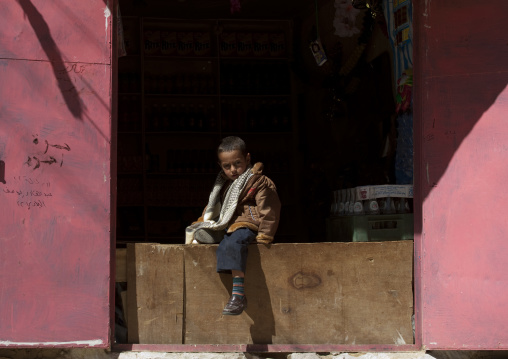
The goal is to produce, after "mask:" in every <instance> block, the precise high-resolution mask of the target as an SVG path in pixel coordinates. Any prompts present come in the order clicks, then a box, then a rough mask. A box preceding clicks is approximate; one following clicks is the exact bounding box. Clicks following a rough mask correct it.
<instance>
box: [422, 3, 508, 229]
mask: <svg viewBox="0 0 508 359" xmlns="http://www.w3.org/2000/svg"><path fill="white" fill-rule="evenodd" d="M424 7H425V9H424ZM507 12H508V2H506V1H504V0H496V1H494V2H491V3H489V6H485V4H483V3H480V2H474V1H465V2H460V3H457V2H454V3H453V4H452V3H446V2H444V3H443V2H439V3H437V2H433V3H432V4H428V8H427V4H426V2H425V5H424V4H423V2H415V11H414V12H413V14H415V15H414V16H418V18H416V19H415V27H414V29H415V45H416V46H415V54H414V57H415V69H416V70H418V71H417V72H418V73H419V76H418V77H415V91H416V93H415V98H414V102H415V117H417V120H418V119H419V120H420V121H421V122H420V123H418V122H416V123H415V136H417V135H420V136H419V137H415V155H416V156H419V157H420V158H419V160H420V161H418V159H416V161H415V163H416V164H418V163H420V167H419V168H415V178H416V180H417V181H421V183H420V184H419V185H420V187H419V189H420V191H421V194H420V195H421V200H422V202H425V199H426V198H427V197H428V196H429V194H430V192H431V191H432V190H433V189H434V188H435V187H437V186H438V185H439V181H440V180H441V179H442V177H443V175H444V174H445V173H446V171H447V170H448V169H449V165H450V164H451V161H452V159H453V158H454V157H455V156H457V155H458V154H459V152H460V146H461V144H462V143H463V141H464V140H465V139H466V138H467V137H468V136H469V135H470V134H471V133H472V130H473V128H474V127H475V126H476V125H477V124H478V123H479V121H480V120H481V119H482V116H484V114H485V113H486V112H487V111H489V109H491V108H493V105H494V104H495V103H496V101H497V103H496V104H495V108H496V109H501V108H502V107H504V108H505V109H508V107H507V104H508V99H507V98H506V97H507V91H506V88H507V84H508V61H507V60H508V46H507V44H508V32H506V31H501V30H500V29H503V28H505V22H506V20H505V18H504V17H503V16H500V15H499V14H505V13H507ZM416 14H418V15H416ZM450 19H453V20H450ZM451 21H452V22H453V24H451ZM472 24H474V26H472ZM498 30H499V31H498ZM497 112H498V113H499V112H501V111H497ZM489 116H498V115H496V114H491V115H489ZM493 121H494V122H493V123H494V124H495V125H496V127H497V129H499V130H501V136H502V137H504V138H506V136H507V133H506V132H505V131H506V130H503V127H502V122H504V119H501V118H498V117H496V118H494V120H493ZM416 126H419V127H420V128H419V129H418V128H416ZM420 131H421V132H420ZM482 135H483V134H482ZM477 137H478V138H475V139H474V140H475V141H476V142H477V143H475V144H474V146H476V148H477V152H485V154H486V155H487V157H488V156H491V157H493V156H498V157H499V156H500V155H496V154H491V152H492V151H490V150H491V149H492V146H493V144H492V142H491V141H490V139H488V138H486V136H484V135H483V136H477ZM465 151H466V152H467V151H472V150H471V149H465ZM466 152H464V153H463V154H462V157H464V155H469V153H466ZM475 158H477V157H475ZM479 162H480V161H478V160H477V161H476V162H474V163H473V164H474V165H475V166H476V165H478V167H480V168H481V166H482V165H483V163H479ZM459 166H461V165H459ZM459 170H461V169H459ZM478 175H480V177H481V178H484V179H488V176H489V175H495V173H490V174H486V173H482V172H481V171H479V172H478ZM459 185H460V184H459ZM487 185H488V184H487ZM415 232H417V233H420V232H421V228H415Z"/></svg>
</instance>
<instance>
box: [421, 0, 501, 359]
mask: <svg viewBox="0 0 508 359" xmlns="http://www.w3.org/2000/svg"><path fill="white" fill-rule="evenodd" d="M507 13H508V2H506V1H504V0H495V1H489V2H479V1H475V0H465V1H417V2H415V11H414V12H413V14H414V17H415V33H416V34H417V35H416V46H415V64H416V65H415V66H416V70H417V71H416V73H415V74H416V77H415V84H416V85H415V89H416V97H415V106H416V108H415V119H416V120H415V143H416V153H417V155H416V158H415V161H416V166H415V174H416V182H417V183H416V185H417V186H416V192H418V197H419V198H420V200H421V201H422V202H423V206H422V208H421V212H419V213H417V214H416V216H417V217H418V218H417V221H416V223H417V228H416V229H415V230H416V232H417V241H416V243H417V245H416V258H417V259H416V260H417V268H418V270H417V271H416V273H417V276H418V275H419V274H421V278H418V277H417V278H416V281H417V284H418V285H417V291H419V292H420V298H419V299H417V301H418V302H419V303H417V308H418V310H419V312H418V323H419V331H421V333H422V338H423V344H424V345H425V346H427V347H428V348H436V349H487V348H492V349H494V348H502V349H508V330H507V324H506V321H507V318H508V306H507V305H506V298H508V276H507V275H506V273H508V224H507V223H508V221H507V219H508V214H507V213H508V212H507V210H506V204H507V203H508V191H507V190H506V184H507V183H508V126H507V119H508V117H507V114H508V32H507V31H506V14H507Z"/></svg>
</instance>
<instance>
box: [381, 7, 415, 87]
mask: <svg viewBox="0 0 508 359" xmlns="http://www.w3.org/2000/svg"><path fill="white" fill-rule="evenodd" d="M383 10H384V14H385V19H386V25H387V29H388V34H389V35H390V36H389V37H390V42H391V44H392V47H393V62H394V74H393V75H394V81H397V80H398V79H399V78H400V77H401V76H402V73H403V71H404V70H405V69H408V68H412V67H413V25H412V17H413V10H412V5H411V1H410V0H383Z"/></svg>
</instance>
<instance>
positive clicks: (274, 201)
mask: <svg viewBox="0 0 508 359" xmlns="http://www.w3.org/2000/svg"><path fill="white" fill-rule="evenodd" d="M217 155H218V157H219V165H220V167H221V169H222V170H221V171H220V173H219V175H218V176H217V179H216V180H215V185H214V188H213V190H212V192H211V193H210V198H209V201H208V205H207V207H206V208H205V211H204V213H203V216H202V217H200V218H199V219H198V221H197V222H194V223H193V224H192V225H190V226H189V227H187V229H186V231H185V236H186V238H185V243H186V244H190V243H219V246H218V248H217V272H218V273H220V272H226V273H231V274H232V276H233V291H232V295H231V297H230V299H229V301H228V303H227V304H226V306H225V307H224V310H223V311H222V314H224V315H239V314H241V313H242V312H243V310H244V309H245V308H247V298H246V297H245V293H244V275H245V266H246V263H247V247H248V246H249V244H250V243H253V242H257V243H264V244H268V243H271V242H272V241H273V237H274V235H275V232H276V231H277V226H278V225H279V214H280V201H279V197H278V195H277V190H276V188H275V184H274V183H273V182H272V181H271V180H270V179H269V178H268V177H266V176H264V175H263V174H262V171H263V164H262V163H256V164H255V165H254V166H251V162H250V153H248V152H247V148H246V145H245V142H244V141H243V140H242V139H241V138H239V137H235V136H230V137H226V138H224V139H223V140H222V142H221V144H220V145H219V148H218V149H217Z"/></svg>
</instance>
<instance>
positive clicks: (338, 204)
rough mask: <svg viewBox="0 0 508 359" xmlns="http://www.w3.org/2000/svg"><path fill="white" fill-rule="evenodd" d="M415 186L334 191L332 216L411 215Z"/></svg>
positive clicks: (372, 187)
mask: <svg viewBox="0 0 508 359" xmlns="http://www.w3.org/2000/svg"><path fill="white" fill-rule="evenodd" d="M412 198H413V185H379V186H360V187H355V188H346V189H342V190H336V191H333V201H332V205H331V208H330V215H332V216H351V215H362V214H394V213H411V212H412V209H411V207H412V206H411V203H412Z"/></svg>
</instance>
